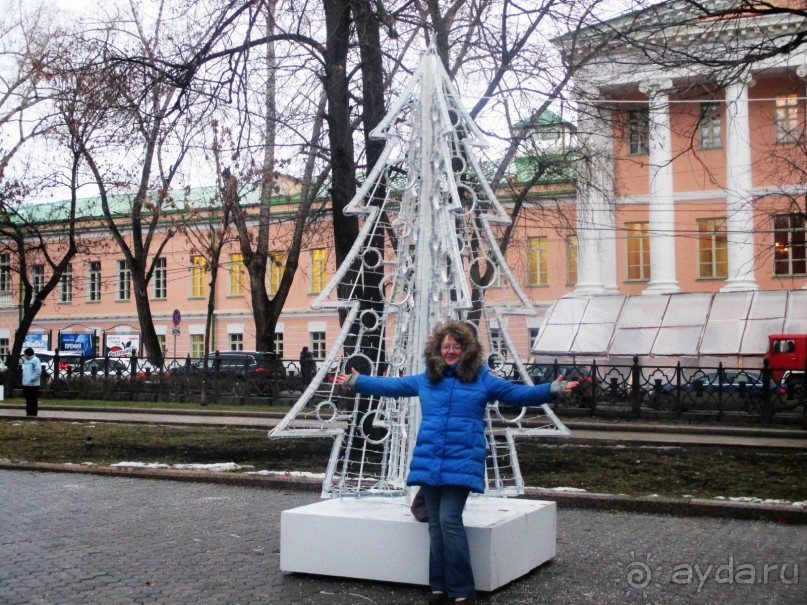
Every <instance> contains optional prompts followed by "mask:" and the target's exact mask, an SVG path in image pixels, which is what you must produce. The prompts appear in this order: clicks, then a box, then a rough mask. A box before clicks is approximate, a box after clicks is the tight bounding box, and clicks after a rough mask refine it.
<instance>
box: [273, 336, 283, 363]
mask: <svg viewBox="0 0 807 605" xmlns="http://www.w3.org/2000/svg"><path fill="white" fill-rule="evenodd" d="M275 353H276V354H277V356H278V357H280V359H283V355H284V349H283V332H275Z"/></svg>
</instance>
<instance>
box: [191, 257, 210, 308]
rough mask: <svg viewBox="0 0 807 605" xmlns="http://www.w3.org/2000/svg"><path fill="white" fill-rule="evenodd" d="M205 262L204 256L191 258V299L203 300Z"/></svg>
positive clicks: (205, 273)
mask: <svg viewBox="0 0 807 605" xmlns="http://www.w3.org/2000/svg"><path fill="white" fill-rule="evenodd" d="M206 275H207V261H206V260H205V257H204V256H192V257H191V298H203V297H204V295H205V276H206Z"/></svg>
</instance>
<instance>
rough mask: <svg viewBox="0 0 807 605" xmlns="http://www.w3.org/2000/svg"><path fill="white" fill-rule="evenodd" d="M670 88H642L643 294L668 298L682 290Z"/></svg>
mask: <svg viewBox="0 0 807 605" xmlns="http://www.w3.org/2000/svg"><path fill="white" fill-rule="evenodd" d="M670 88H672V80H652V81H648V82H644V83H642V84H641V85H640V86H639V89H640V90H641V91H642V92H643V93H645V94H646V95H647V96H648V99H649V104H650V116H649V121H650V123H649V137H648V148H649V158H648V159H649V164H650V209H649V218H650V283H649V285H648V286H647V288H645V290H644V292H643V294H669V293H672V292H679V291H680V290H681V288H680V287H679V285H678V280H677V278H676V256H675V199H674V188H673V169H672V136H671V133H670V97H669V94H668V93H667V91H668V90H669V89H670Z"/></svg>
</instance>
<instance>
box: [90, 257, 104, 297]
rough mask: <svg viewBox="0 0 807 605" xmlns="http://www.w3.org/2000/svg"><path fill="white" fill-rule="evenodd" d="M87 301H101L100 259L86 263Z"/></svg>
mask: <svg viewBox="0 0 807 605" xmlns="http://www.w3.org/2000/svg"><path fill="white" fill-rule="evenodd" d="M87 301H88V302H100V301H101V261H98V260H93V261H90V262H89V263H87Z"/></svg>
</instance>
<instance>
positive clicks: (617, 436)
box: [0, 404, 807, 449]
mask: <svg viewBox="0 0 807 605" xmlns="http://www.w3.org/2000/svg"><path fill="white" fill-rule="evenodd" d="M0 417H20V418H25V409H24V406H22V405H13V404H12V405H9V404H2V405H0ZM38 419H40V420H49V419H51V420H75V421H98V422H131V423H144V424H184V425H203V426H231V427H241V428H260V429H267V430H268V429H270V428H271V427H273V426H274V425H275V424H276V423H277V422H278V420H279V419H280V416H279V415H278V414H268V413H260V412H258V413H235V412H210V411H166V410H158V409H154V410H148V409H133V408H129V409H116V410H113V409H108V408H81V409H76V408H69V407H66V406H65V407H51V406H47V405H40V409H39V416H38ZM564 422H565V423H566V424H567V425H568V426H569V428H571V429H572V435H571V440H572V441H577V442H598V441H606V442H612V443H662V444H668V443H675V444H680V443H692V444H699V445H736V446H749V447H777V448H794V449H807V431H804V430H800V429H792V428H769V427H754V426H749V427H736V426H714V425H700V426H698V425H688V426H684V425H671V424H663V423H652V422H641V423H638V422H626V421H625V422H589V421H581V420H573V419H568V420H567V419H564Z"/></svg>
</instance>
